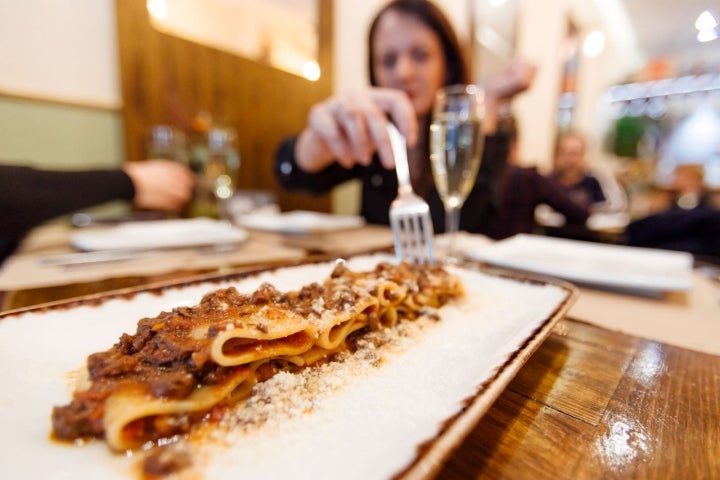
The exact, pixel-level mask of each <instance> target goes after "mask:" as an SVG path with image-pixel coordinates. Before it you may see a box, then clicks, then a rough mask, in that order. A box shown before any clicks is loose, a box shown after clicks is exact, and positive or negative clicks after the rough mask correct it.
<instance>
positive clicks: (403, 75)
mask: <svg viewBox="0 0 720 480" xmlns="http://www.w3.org/2000/svg"><path fill="white" fill-rule="evenodd" d="M372 49H373V57H372V64H373V71H374V73H375V80H376V82H377V84H378V86H380V87H389V88H397V89H400V90H403V91H404V92H405V93H406V94H407V95H408V97H409V98H410V101H411V102H412V104H413V106H414V107H415V112H416V113H417V115H418V117H421V116H424V115H427V114H429V113H430V111H431V110H432V106H433V102H434V100H435V92H437V90H438V89H439V88H441V87H442V86H443V83H444V81H445V70H446V66H445V57H444V55H443V49H442V44H441V43H440V38H439V37H438V36H437V34H436V33H435V32H433V31H432V30H431V29H430V28H428V27H427V25H425V24H424V23H422V22H421V21H420V20H418V19H417V18H416V17H413V16H412V15H407V14H403V13H401V12H396V11H394V10H389V11H387V12H385V13H384V14H383V16H382V17H381V18H380V20H379V22H378V24H377V29H376V30H375V36H374V37H373V38H372Z"/></svg>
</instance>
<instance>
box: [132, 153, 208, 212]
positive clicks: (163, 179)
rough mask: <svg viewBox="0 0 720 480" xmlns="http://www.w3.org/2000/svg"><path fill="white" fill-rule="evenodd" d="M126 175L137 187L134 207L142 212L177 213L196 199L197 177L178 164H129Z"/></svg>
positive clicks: (154, 162) (146, 161) (166, 162)
mask: <svg viewBox="0 0 720 480" xmlns="http://www.w3.org/2000/svg"><path fill="white" fill-rule="evenodd" d="M123 171H124V172H125V173H126V174H127V175H128V176H129V177H130V180H132V183H133V186H134V187H135V198H134V199H133V204H134V205H135V206H136V207H138V208H143V209H148V210H164V211H174V212H177V211H180V210H182V208H183V207H184V206H185V205H186V204H187V203H188V202H189V201H190V199H191V198H192V194H193V188H194V187H195V174H194V173H193V172H192V171H191V170H190V169H189V168H187V167H186V166H184V165H181V164H179V163H177V162H173V161H171V160H145V161H142V162H127V163H126V164H125V166H124V167H123Z"/></svg>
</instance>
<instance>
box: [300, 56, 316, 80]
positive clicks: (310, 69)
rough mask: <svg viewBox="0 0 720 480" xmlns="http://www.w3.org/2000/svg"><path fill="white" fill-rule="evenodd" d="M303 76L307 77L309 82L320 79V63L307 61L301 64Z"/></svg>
mask: <svg viewBox="0 0 720 480" xmlns="http://www.w3.org/2000/svg"><path fill="white" fill-rule="evenodd" d="M302 71H303V77H305V78H307V79H308V80H310V81H311V82H316V81H317V80H319V79H320V65H318V63H317V62H315V61H312V60H311V61H308V62H306V63H305V64H304V65H303V69H302Z"/></svg>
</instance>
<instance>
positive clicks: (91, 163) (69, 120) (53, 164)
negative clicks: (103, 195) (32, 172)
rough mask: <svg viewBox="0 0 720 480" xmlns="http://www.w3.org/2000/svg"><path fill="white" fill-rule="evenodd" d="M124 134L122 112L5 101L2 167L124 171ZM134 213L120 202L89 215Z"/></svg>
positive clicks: (1, 108)
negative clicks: (119, 169) (121, 169)
mask: <svg viewBox="0 0 720 480" xmlns="http://www.w3.org/2000/svg"><path fill="white" fill-rule="evenodd" d="M122 128H123V127H122V118H121V116H120V113H119V112H116V111H111V110H101V109H94V108H88V107H80V106H71V105H62V104H56V103H51V102H43V101H38V100H23V99H17V98H11V97H3V96H0V162H3V163H12V164H16V165H31V166H33V167H37V168H46V169H51V170H74V169H91V168H118V167H120V166H121V165H122V164H123V162H124V159H125V155H124V147H123V130H122ZM128 208H129V205H128V204H127V202H120V201H117V202H110V203H107V204H104V205H100V206H98V207H94V208H91V209H88V211H89V212H93V213H97V214H106V215H114V214H121V213H124V212H125V211H127V210H128ZM58 220H61V221H64V220H66V218H65V217H63V218H61V219H58Z"/></svg>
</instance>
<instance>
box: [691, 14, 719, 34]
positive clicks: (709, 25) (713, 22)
mask: <svg viewBox="0 0 720 480" xmlns="http://www.w3.org/2000/svg"><path fill="white" fill-rule="evenodd" d="M717 26H718V21H717V18H715V15H714V14H713V11H712V10H710V9H708V10H705V11H704V12H702V13H701V14H700V15H698V17H697V20H695V28H697V29H698V30H700V31H702V30H712V29H713V28H715V27H717Z"/></svg>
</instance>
